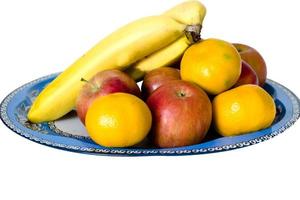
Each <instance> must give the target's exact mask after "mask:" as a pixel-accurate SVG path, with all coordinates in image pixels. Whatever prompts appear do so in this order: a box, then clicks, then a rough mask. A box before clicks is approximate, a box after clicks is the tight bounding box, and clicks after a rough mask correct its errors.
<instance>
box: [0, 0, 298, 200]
mask: <svg viewBox="0 0 300 200" xmlns="http://www.w3.org/2000/svg"><path fill="white" fill-rule="evenodd" d="M179 2H181V1H180V0H168V1H161V0H152V1H141V0H135V1H133V0H132V1H130V0H127V1H125V0H110V1H99V0H95V1H90V0H81V1H62V0H59V1H54V0H52V1H38V0H37V1H33V0H27V1H22V0H19V1H16V0H9V1H4V0H0V26H1V30H0V68H1V78H0V85H1V89H0V99H1V100H2V99H3V98H4V97H5V96H6V95H7V94H8V93H9V92H11V91H12V90H14V89H15V88H17V87H18V86H20V85H22V84H24V83H26V82H28V81H31V80H33V79H36V78H39V77H41V76H44V75H47V74H50V73H53V72H58V71H62V70H63V69H64V68H66V67H67V66H68V65H69V64H71V63H72V62H73V61H74V60H75V59H76V58H78V57H79V56H81V55H82V54H83V53H84V52H85V51H86V50H88V49H89V48H90V47H91V46H93V45H94V44H95V43H96V42H98V41H99V40H100V39H101V38H102V37H104V36H105V35H107V34H109V33H110V32H111V31H113V30H114V29H116V28H117V27H119V26H121V25H123V24H126V23H127V22H129V21H131V20H133V19H136V18H139V17H142V16H146V15H154V14H159V13H160V12H162V11H164V10H166V9H168V8H170V7H172V6H173V5H175V4H177V3H179ZM203 2H204V3H205V5H206V7H207V10H208V12H207V17H206V19H205V24H204V28H203V37H204V38H208V37H215V38H220V39H224V40H227V41H230V42H241V43H246V44H249V45H251V46H254V47H255V48H257V49H258V50H259V51H260V52H261V54H262V55H263V56H264V57H265V60H266V62H267V64H268V70H269V74H268V77H269V78H271V79H273V80H276V81H278V82H280V83H282V84H284V85H285V86H287V87H288V88H290V89H291V90H292V91H294V92H295V93H296V94H297V95H298V96H300V87H299V86H300V84H299V67H300V65H299V55H300V54H299V45H300V38H299V35H300V32H299V29H298V30H297V27H298V26H299V19H300V12H299V6H298V5H297V1H292V0H286V1H260V0H251V1H250V0H249V1H238V0H236V1H233V0H226V1H222V0H219V1H217V0H213V1H212V0H210V1H209V0H205V1H204V0H203ZM299 133H300V123H299V122H298V123H296V124H295V125H294V126H293V127H291V128H290V129H289V130H287V131H286V132H284V133H283V134H281V135H280V136H277V137H275V138H274V139H271V140H269V141H267V142H264V143H261V144H258V145H254V146H251V147H248V148H244V149H239V150H234V151H230V152H224V153H217V154H210V155H199V156H185V157H136V158H128V157H125V158H123V157H121V158H119V157H104V156H90V155H84V154H78V153H70V152H66V151H61V150H56V149H53V148H49V147H46V146H42V145H39V144H36V143H34V142H31V141H29V140H26V139H24V138H22V137H20V136H18V135H17V134H14V133H13V132H12V131H10V130H9V129H8V128H6V127H5V126H4V125H3V124H2V123H1V124H0V199H3V200H6V199H32V200H33V199H63V198H64V199H96V198H97V199H217V198H218V199H300V191H299V185H300V181H299V180H300V172H299V171H300V164H299V162H298V161H299V153H300V151H299V143H300V134H299Z"/></svg>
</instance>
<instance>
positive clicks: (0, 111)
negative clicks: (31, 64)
mask: <svg viewBox="0 0 300 200" xmlns="http://www.w3.org/2000/svg"><path fill="white" fill-rule="evenodd" d="M58 74H59V73H53V74H50V75H47V76H43V77H41V78H38V79H35V80H33V81H30V82H28V83H26V84H24V85H22V86H20V87H18V88H16V89H15V90H13V91H12V92H11V93H9V94H8V95H7V96H6V97H5V98H4V99H3V100H2V101H1V104H0V118H1V121H2V122H3V123H4V124H5V125H6V126H7V127H8V128H9V129H10V130H12V131H13V132H15V133H17V134H18V135H20V136H22V137H25V138H26V139H29V140H31V141H34V142H36V143H39V144H42V145H46V146H49V147H52V148H56V149H61V150H67V151H71V152H77V153H85V154H93V155H111V156H169V155H171V156H172V155H197V154H206V153H216V152H222V151H228V150H233V149H238V148H243V147H246V146H250V145H254V144H258V143H261V142H264V141H267V140H269V139H271V138H273V137H275V136H277V135H279V134H280V133H282V132H284V131H285V130H286V129H288V128H289V127H291V126H292V125H293V124H294V123H295V122H296V121H297V120H298V119H299V118H300V100H299V98H298V97H297V96H296V95H295V94H294V93H293V92H292V91H291V90H289V89H288V88H286V87H285V86H283V85H281V84H280V83H278V82H275V81H273V80H270V79H268V83H269V84H271V85H272V86H274V85H276V86H278V87H280V89H282V90H283V91H284V93H285V94H286V95H287V96H288V97H289V99H290V100H291V102H292V105H291V106H292V108H293V109H294V108H296V110H295V111H294V112H293V113H292V117H291V118H290V120H288V121H287V122H286V123H285V124H284V125H283V126H281V127H280V128H279V129H277V130H274V131H271V132H270V133H267V134H265V135H263V136H260V137H257V138H254V139H251V140H249V141H247V142H246V141H243V142H239V143H236V144H234V145H232V144H231V145H223V146H217V147H214V148H199V149H184V148H187V147H181V149H180V148H167V149H159V148H157V149H142V148H139V149H138V148H137V149H126V148H125V149H124V148H105V147H102V146H99V147H102V148H101V149H96V148H89V147H81V146H74V145H65V144H59V143H55V142H52V141H47V140H44V139H40V138H38V137H36V136H33V135H32V134H30V133H28V132H25V131H23V130H21V129H19V128H18V127H16V126H15V125H14V124H13V122H12V121H11V120H10V118H9V117H8V114H7V107H8V104H9V102H10V101H11V100H12V99H13V97H14V96H15V95H16V94H18V92H20V91H22V90H23V89H25V88H27V87H30V86H32V85H35V84H37V83H40V82H42V81H45V80H48V79H50V78H52V77H53V78H54V77H55V76H57V75H58ZM234 137H237V136H233V137H232V138H234ZM188 147H192V146H188ZM176 149H177V150H176Z"/></svg>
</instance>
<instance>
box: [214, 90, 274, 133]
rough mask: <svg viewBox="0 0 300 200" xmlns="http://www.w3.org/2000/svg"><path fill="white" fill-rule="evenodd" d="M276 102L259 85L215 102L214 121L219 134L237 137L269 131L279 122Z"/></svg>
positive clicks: (221, 97) (227, 93) (216, 98)
mask: <svg viewBox="0 0 300 200" xmlns="http://www.w3.org/2000/svg"><path fill="white" fill-rule="evenodd" d="M275 115H276V107H275V102H274V100H273V98H272V97H271V96H270V95H269V94H268V93H267V92H266V91H265V90H264V89H262V88H261V87H259V86H257V85H243V86H240V87H237V88H234V89H232V90H229V91H226V92H224V93H221V94H219V95H218V96H216V97H215V98H214V100H213V121H214V125H215V128H216V130H217V132H218V133H220V134H221V135H223V136H235V135H241V134H245V133H249V132H252V131H258V130H261V129H264V128H267V127H269V126H270V125H271V124H272V122H273V121H274V119H275Z"/></svg>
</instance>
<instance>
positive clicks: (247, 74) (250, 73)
mask: <svg viewBox="0 0 300 200" xmlns="http://www.w3.org/2000/svg"><path fill="white" fill-rule="evenodd" d="M247 84H253V85H258V84H259V81H258V77H257V75H256V72H255V71H254V69H252V68H251V67H250V65H249V64H248V63H246V62H245V61H243V62H242V73H241V76H240V78H239V80H238V81H237V83H236V84H235V85H234V87H238V86H241V85H247Z"/></svg>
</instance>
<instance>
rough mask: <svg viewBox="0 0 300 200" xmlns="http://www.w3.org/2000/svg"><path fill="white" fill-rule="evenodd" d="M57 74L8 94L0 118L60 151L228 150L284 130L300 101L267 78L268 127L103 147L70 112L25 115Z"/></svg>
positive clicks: (167, 152) (136, 153) (163, 152)
mask: <svg viewBox="0 0 300 200" xmlns="http://www.w3.org/2000/svg"><path fill="white" fill-rule="evenodd" d="M57 75H58V74H52V75H49V76H46V77H42V78H40V79H37V80H34V81H32V82H30V83H27V84H25V85H23V86H21V87H20V88H18V89H16V90H15V91H13V92H12V93H11V94H9V95H8V96H7V97H6V98H5V99H4V100H3V101H2V103H1V106H0V108H1V119H2V121H3V122H4V123H5V124H6V126H7V127H8V128H10V129H11V130H12V131H14V132H16V133H17V134H19V135H21V136H23V137H25V138H27V139H29V140H32V141H34V142H38V143H40V144H43V145H47V146H50V147H55V148H59V149H63V150H68V151H74V152H80V153H88V154H97V155H126V156H129V155H130V156H144V155H148V156H150V155H151V156H152V155H192V154H204V153H214V152H220V151H227V150H232V149H237V148H242V147H247V146H250V145H253V144H257V143H260V142H262V141H265V140H268V139H270V138H272V137H274V136H276V135H278V134H279V133H282V132H283V131H285V130H286V129H287V128H288V127H290V126H291V125H292V124H294V123H295V122H296V120H297V119H298V118H299V116H300V101H299V99H298V98H297V96H296V95H295V94H293V93H292V92H291V91H290V90H288V89H287V88H285V87H284V86H282V85H280V84H278V83H276V82H274V81H271V80H268V81H267V83H266V85H265V89H266V90H267V91H268V92H269V93H270V94H271V95H272V96H273V98H274V99H275V102H276V107H277V115H276V119H275V121H274V123H273V125H272V126H271V127H269V128H267V129H264V130H261V131H257V132H252V133H249V134H245V135H241V136H235V137H220V136H219V135H218V134H216V133H215V132H214V131H213V130H211V131H210V132H209V133H208V135H207V138H206V139H205V140H204V141H203V142H202V143H201V144H197V145H192V146H186V147H181V148H168V149H157V148H155V147H152V146H151V145H150V144H149V143H148V142H147V140H145V141H143V143H141V144H139V145H137V146H135V147H131V148H106V147H102V146H99V145H97V144H95V143H94V142H93V141H92V140H91V139H90V138H89V137H88V135H87V133H86V131H85V129H84V127H83V126H82V125H81V123H80V122H79V120H78V118H77V117H76V115H75V114H74V112H71V113H70V114H68V115H67V116H65V117H64V118H62V119H60V120H58V121H55V122H48V123H40V124H33V123H30V122H29V121H28V120H27V117H26V114H27V112H28V109H29V108H30V105H31V104H32V102H33V100H34V99H35V97H36V96H37V95H38V94H39V93H40V91H41V90H42V89H43V88H44V87H45V86H46V85H47V84H48V83H50V82H51V81H52V80H53V79H54V78H55V77H56V76H57Z"/></svg>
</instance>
